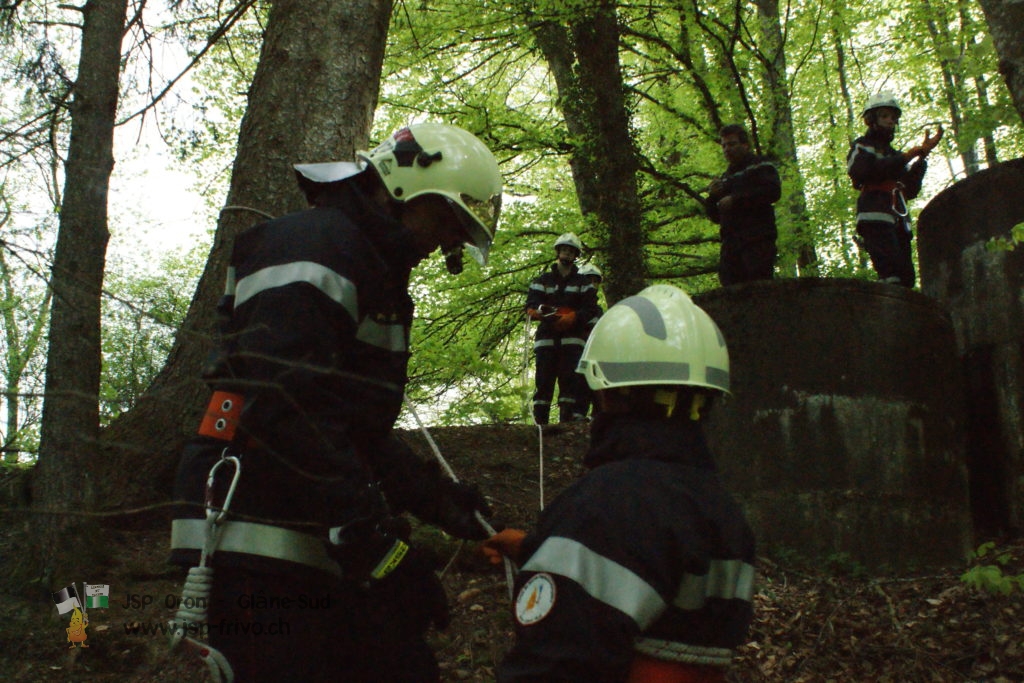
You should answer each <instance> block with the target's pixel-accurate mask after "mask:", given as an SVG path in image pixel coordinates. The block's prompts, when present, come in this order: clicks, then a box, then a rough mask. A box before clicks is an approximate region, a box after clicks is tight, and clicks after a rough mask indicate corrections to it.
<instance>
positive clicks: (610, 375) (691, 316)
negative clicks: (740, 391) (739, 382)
mask: <svg viewBox="0 0 1024 683" xmlns="http://www.w3.org/2000/svg"><path fill="white" fill-rule="evenodd" d="M576 371H577V372H579V373H581V374H583V375H584V376H585V377H586V378H587V384H588V385H589V386H590V388H591V389H593V390H594V391H600V390H602V389H613V388H615V387H628V386H639V385H652V384H677V385H689V386H694V387H705V388H708V389H717V390H719V391H723V392H726V393H728V391H729V351H728V349H727V348H726V346H725V338H724V337H723V336H722V333H721V331H720V330H719V329H718V325H716V324H715V321H714V320H712V319H711V316H709V315H708V314H707V313H705V312H704V310H703V309H701V308H700V307H699V306H697V304H695V303H693V301H692V300H691V299H690V297H689V295H687V294H686V292H684V291H683V290H681V289H679V288H678V287H673V286H671V285H652V286H650V287H647V288H646V289H644V290H643V291H641V292H640V293H639V294H636V295H635V296H631V297H629V298H626V299H623V300H622V301H620V302H619V303H617V304H615V305H614V306H612V307H611V308H609V309H608V311H607V312H606V313H605V314H604V315H603V316H601V319H600V320H598V321H597V325H595V326H594V330H593V331H592V332H591V333H590V338H589V339H588V340H587V345H586V347H585V348H584V349H583V357H582V358H581V359H580V363H579V366H578V368H577V370H576Z"/></svg>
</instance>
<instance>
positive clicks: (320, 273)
mask: <svg viewBox="0 0 1024 683" xmlns="http://www.w3.org/2000/svg"><path fill="white" fill-rule="evenodd" d="M299 282H304V283H306V284H310V285H313V286H314V287H316V288H317V289H319V290H320V291H321V292H323V293H324V294H325V295H326V296H327V297H328V298H329V299H331V300H332V301H335V302H337V303H339V304H341V305H342V306H344V307H345V310H346V311H348V314H349V315H350V316H352V319H353V320H358V319H359V303H358V301H359V300H358V298H357V292H356V285H355V283H354V282H352V281H351V280H349V279H348V278H346V277H343V276H342V275H340V274H339V273H337V272H335V271H333V270H331V269H330V268H328V267H327V266H324V265H321V264H319V263H314V262H313V261H294V262H292V263H283V264H281V265H279V266H267V267H266V268H261V269H260V270H257V271H256V272H255V273H253V274H252V275H247V276H245V277H243V278H242V279H241V280H239V281H238V284H237V285H236V286H235V306H236V307H237V306H241V305H242V304H243V303H245V302H246V301H248V300H249V299H251V298H252V297H254V296H256V295H257V294H259V293H260V292H264V291H266V290H268V289H273V288H275V287H284V286H286V285H291V284H296V283H299Z"/></svg>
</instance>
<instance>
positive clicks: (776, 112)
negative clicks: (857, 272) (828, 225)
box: [754, 0, 818, 276]
mask: <svg viewBox="0 0 1024 683" xmlns="http://www.w3.org/2000/svg"><path fill="white" fill-rule="evenodd" d="M754 4H755V5H757V11H758V19H759V23H760V25H761V33H762V41H763V45H762V46H761V54H762V56H763V63H764V70H765V79H766V81H767V86H768V87H767V90H768V92H767V93H765V95H766V101H767V105H768V106H767V109H768V118H769V120H768V124H769V128H768V130H769V131H770V133H769V135H770V139H771V144H770V147H769V149H770V151H771V153H772V155H773V156H775V157H777V158H778V160H779V162H780V163H781V166H782V169H781V170H782V172H783V174H784V176H785V177H786V179H787V180H788V181H789V182H790V183H791V184H792V185H795V186H796V189H795V190H794V191H792V192H789V193H786V195H784V197H785V199H786V202H785V204H784V207H783V208H784V210H785V211H786V212H787V215H785V216H784V217H783V220H782V221H781V222H782V225H783V227H787V226H788V227H789V230H788V232H789V235H786V236H785V237H786V238H788V239H785V240H784V245H785V246H788V247H789V250H790V251H792V252H795V256H796V264H795V265H796V268H795V269H793V270H794V271H795V272H794V273H793V274H796V275H812V276H813V275H817V273H818V256H817V253H816V250H815V245H814V238H813V236H812V234H811V229H810V216H809V214H808V212H807V197H806V194H805V193H804V187H803V178H802V177H801V175H800V169H799V166H798V164H797V157H796V137H795V136H794V135H793V108H792V105H791V104H790V95H789V79H788V78H787V76H786V51H785V38H784V36H783V35H782V23H781V21H780V19H779V3H778V0H755V3H754ZM780 251H781V250H780ZM781 256H782V258H781V260H782V261H783V268H784V270H789V269H788V268H785V261H786V260H787V258H786V255H785V254H781ZM790 258H792V257H790ZM790 263H792V261H790ZM791 272H792V271H791Z"/></svg>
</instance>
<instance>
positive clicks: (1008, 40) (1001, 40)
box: [979, 0, 1024, 119]
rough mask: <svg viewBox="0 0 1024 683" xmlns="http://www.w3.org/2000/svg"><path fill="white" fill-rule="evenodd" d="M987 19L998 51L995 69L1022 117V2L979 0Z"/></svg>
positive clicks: (1023, 11)
mask: <svg viewBox="0 0 1024 683" xmlns="http://www.w3.org/2000/svg"><path fill="white" fill-rule="evenodd" d="M979 1H980V3H981V9H982V10H983V11H984V12H985V18H986V19H987V20H988V28H989V32H990V33H991V34H992V42H993V43H995V46H996V52H997V53H998V54H999V72H1000V73H1001V74H1003V78H1004V79H1005V80H1006V87H1007V88H1009V89H1010V95H1011V96H1012V97H1013V104H1014V106H1015V107H1016V108H1017V113H1018V114H1020V116H1021V118H1022V119H1024V41H1022V40H1021V39H1020V31H1021V26H1024V2H1021V1H1020V0H979Z"/></svg>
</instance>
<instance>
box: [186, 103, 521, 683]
mask: <svg viewBox="0 0 1024 683" xmlns="http://www.w3.org/2000/svg"><path fill="white" fill-rule="evenodd" d="M295 172H296V175H297V179H298V182H299V185H300V187H301V189H302V190H303V192H304V194H305V196H306V199H307V201H308V203H309V204H310V206H311V207H312V208H310V209H308V210H305V211H300V212H296V213H292V214H289V215H286V216H283V217H281V218H277V219H274V220H269V221H267V222H264V223H261V224H259V225H256V226H254V227H252V228H250V229H249V230H247V231H245V232H243V233H242V234H240V235H239V236H238V237H237V239H236V240H235V243H234V246H233V250H232V255H231V264H230V269H229V273H228V285H227V290H226V293H225V296H224V298H223V299H222V302H221V304H220V313H221V314H222V320H223V323H222V327H223V330H222V332H223V339H222V341H221V345H220V349H219V351H218V353H217V354H215V356H214V357H213V358H212V359H211V363H210V366H209V368H208V369H207V371H206V373H205V375H204V379H205V380H206V381H207V383H208V384H209V386H210V388H211V389H212V390H213V392H214V394H213V398H212V399H211V401H210V405H209V407H208V408H207V412H206V418H205V419H204V420H203V423H202V425H201V426H200V429H199V435H198V436H197V437H195V438H194V439H193V440H192V441H191V442H190V443H189V445H188V446H187V447H186V450H185V453H184V454H183V457H182V460H181V463H180V465H179V470H178V475H177V481H176V487H175V488H176V490H175V497H176V499H177V500H178V501H182V502H183V504H182V505H181V506H180V510H179V512H178V514H177V515H176V516H177V518H176V519H175V520H174V523H173V528H172V560H173V561H175V562H177V563H179V564H187V565H194V564H196V561H197V558H201V559H200V562H201V563H203V564H208V565H209V566H211V567H212V568H213V574H212V576H213V579H212V589H211V591H212V592H211V595H210V598H209V609H208V615H207V616H208V619H209V644H210V645H211V646H212V647H213V648H215V649H216V650H219V652H220V654H222V655H223V656H224V657H225V658H226V660H227V662H228V664H230V667H231V669H232V670H233V671H234V675H235V680H238V681H244V682H246V683H249V682H251V681H283V680H296V681H299V680H302V681H309V680H326V678H325V677H330V678H331V679H332V680H344V681H367V682H369V681H374V682H377V681H391V680H395V681H397V680H401V681H437V680H439V671H438V666H437V662H436V660H435V658H434V655H433V653H432V652H431V651H430V649H429V647H428V646H427V644H426V642H425V641H424V633H425V632H426V630H427V629H428V628H429V626H430V624H431V623H432V622H433V623H434V624H436V625H438V626H441V627H443V626H444V625H445V624H446V623H447V619H448V613H447V601H446V597H445V594H444V589H443V588H442V586H441V584H440V582H439V581H438V578H437V576H436V575H435V573H434V564H433V563H432V562H431V561H430V560H429V559H428V558H426V557H425V555H424V554H423V553H422V552H421V551H419V550H417V549H416V548H414V547H411V544H410V541H409V524H408V522H407V521H406V520H405V518H404V517H403V516H402V514H403V513H406V512H408V513H411V514H412V515H414V516H416V517H418V518H419V519H420V520H422V521H424V522H427V523H430V524H433V525H436V526H439V527H440V528H441V529H444V530H445V531H447V532H448V533H450V534H452V535H454V536H457V537H461V538H481V537H483V536H485V533H484V531H483V527H482V525H481V524H480V523H479V521H478V519H477V515H478V513H483V514H488V512H489V511H488V506H487V503H486V501H485V499H484V498H483V497H482V496H481V495H480V493H479V492H478V491H477V490H476V488H475V487H473V486H471V485H467V484H462V483H457V482H455V481H453V480H451V479H449V478H448V477H446V476H444V475H442V473H441V472H440V469H439V467H438V465H437V463H436V462H433V461H430V462H426V461H423V460H421V459H420V458H419V457H418V456H416V455H415V454H414V453H413V452H412V451H411V450H410V449H409V447H408V446H406V445H405V444H403V443H402V442H401V441H399V440H398V439H397V438H396V437H395V436H394V435H393V434H392V427H393V425H394V423H395V420H396V418H397V417H398V414H399V411H400V409H401V406H402V402H403V397H404V389H405V385H406V382H407V380H408V377H407V374H406V367H407V362H408V358H409V329H410V325H411V323H412V320H413V301H412V299H411V297H410V295H409V292H408V283H409V277H410V271H411V269H412V268H413V267H414V266H416V265H417V264H418V263H420V262H421V261H422V260H423V259H425V258H427V257H428V256H429V255H430V254H431V253H432V252H433V251H435V250H436V249H438V248H440V249H441V251H442V252H443V253H444V255H445V258H446V263H447V266H448V269H449V271H451V272H458V271H460V270H461V269H462V258H461V256H462V251H463V247H464V246H465V247H466V248H468V249H469V251H470V253H471V254H472V255H473V256H474V257H475V258H477V259H478V260H479V261H480V262H481V263H483V262H485V261H486V259H487V254H488V250H489V248H490V246H491V242H492V240H493V237H494V232H495V229H496V227H497V222H498V214H499V210H500V202H501V193H502V181H501V175H500V173H499V171H498V164H497V161H496V160H495V158H494V156H493V155H492V153H491V152H490V151H489V150H488V149H487V147H486V146H485V145H484V144H483V143H482V142H481V141H480V140H479V139H477V138H476V137H475V136H474V135H472V134H471V133H469V132H468V131H465V130H463V129H461V128H458V127H456V126H451V125H447V124H440V123H420V124H413V125H410V126H408V127H406V128H402V129H401V130H399V131H398V132H396V133H395V134H394V135H392V136H390V137H389V138H388V139H387V140H386V141H385V142H384V143H383V144H381V145H380V146H379V147H377V148H376V149H374V150H373V151H370V152H360V153H359V154H358V155H357V159H356V160H355V161H352V162H330V163H314V164H299V165H296V166H295ZM228 456H230V457H233V458H237V461H235V460H230V459H229V458H228ZM225 461H226V462H230V463H232V467H225V468H223V470H222V471H221V472H220V473H218V474H216V475H215V474H214V472H217V470H216V469H215V468H214V466H215V465H219V464H220V463H222V462H225ZM236 462H237V463H238V464H237V465H235V463H236ZM232 469H233V470H234V474H237V477H234V474H233V473H232ZM225 472H226V474H225ZM222 475H223V476H222ZM208 477H209V478H210V480H211V482H212V485H210V486H208V485H207V478H208ZM233 477H234V478H235V479H236V481H235V482H234V483H232V480H233ZM235 484H237V486H235ZM207 488H209V490H206V489H207ZM231 492H233V493H231ZM229 499H230V502H228V501H229ZM222 508H227V512H226V515H225V516H224V517H223V518H222V519H221V518H217V517H216V516H215V517H214V518H213V519H215V520H217V523H216V525H215V526H216V533H215V534H214V533H213V532H211V530H210V529H211V527H210V525H209V524H208V519H209V518H208V516H207V515H206V513H207V512H209V511H211V510H212V511H214V512H217V513H218V514H219V510H220V509H222ZM200 552H201V553H202V555H200ZM190 576H191V574H190ZM268 635H272V636H274V637H266V636H268ZM325 658H326V659H325Z"/></svg>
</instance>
